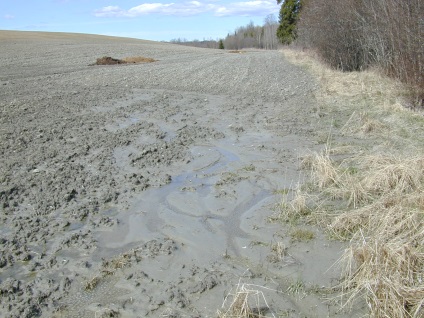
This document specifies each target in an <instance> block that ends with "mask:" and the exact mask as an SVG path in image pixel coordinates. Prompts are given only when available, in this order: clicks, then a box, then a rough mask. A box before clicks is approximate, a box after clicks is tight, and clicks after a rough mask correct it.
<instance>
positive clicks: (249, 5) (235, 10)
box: [215, 0, 279, 16]
mask: <svg viewBox="0 0 424 318" xmlns="http://www.w3.org/2000/svg"><path fill="white" fill-rule="evenodd" d="M278 9H279V6H278V5H277V2H276V1H261V0H258V1H246V2H233V3H230V4H228V5H223V6H219V7H218V8H217V10H215V15H217V16H230V15H242V16H253V15H256V16H258V15H259V16H265V15H267V14H269V13H275V12H277V11H278Z"/></svg>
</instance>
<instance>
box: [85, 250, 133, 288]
mask: <svg viewBox="0 0 424 318" xmlns="http://www.w3.org/2000/svg"><path fill="white" fill-rule="evenodd" d="M136 252H137V250H130V251H129V252H126V253H122V254H120V255H118V256H117V257H115V258H112V259H110V260H106V259H103V262H102V265H101V268H100V271H99V274H97V275H95V276H94V277H92V278H91V279H89V280H87V281H86V282H84V284H83V287H84V289H85V290H87V291H91V290H93V289H95V288H96V287H97V286H98V285H99V284H100V283H101V281H102V279H104V278H105V277H108V276H110V275H114V274H115V273H116V271H117V270H119V269H122V268H125V267H129V266H130V265H131V257H132V256H133V255H135V254H136Z"/></svg>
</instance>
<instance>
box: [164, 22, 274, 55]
mask: <svg viewBox="0 0 424 318" xmlns="http://www.w3.org/2000/svg"><path fill="white" fill-rule="evenodd" d="M278 25H279V24H278V21H277V19H276V17H275V16H274V15H273V14H270V15H268V16H267V17H266V18H265V19H264V25H262V26H256V25H254V23H253V22H252V21H251V22H249V23H248V24H247V25H246V26H241V27H238V28H237V29H236V30H235V31H234V32H233V33H231V34H230V33H229V34H227V36H226V37H225V38H224V39H218V40H212V39H209V40H203V41H199V40H193V41H188V40H186V39H180V38H179V39H173V40H171V41H170V42H171V43H174V44H182V45H188V46H195V47H203V48H210V49H227V50H241V49H244V48H256V49H265V50H276V49H277V48H278V46H279V41H278V38H277V29H278Z"/></svg>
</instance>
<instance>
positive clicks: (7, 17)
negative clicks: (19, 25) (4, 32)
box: [3, 14, 15, 20]
mask: <svg viewBox="0 0 424 318" xmlns="http://www.w3.org/2000/svg"><path fill="white" fill-rule="evenodd" d="M3 18H5V19H6V20H12V19H14V18H15V16H14V15H11V14H5V15H4V16H3Z"/></svg>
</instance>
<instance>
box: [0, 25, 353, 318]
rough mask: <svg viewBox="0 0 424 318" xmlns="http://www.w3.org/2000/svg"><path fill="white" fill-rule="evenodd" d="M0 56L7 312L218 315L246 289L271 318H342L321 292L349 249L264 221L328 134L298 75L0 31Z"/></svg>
mask: <svg viewBox="0 0 424 318" xmlns="http://www.w3.org/2000/svg"><path fill="white" fill-rule="evenodd" d="M103 56H111V57H114V58H118V59H121V58H125V57H131V56H144V57H149V58H153V59H155V60H156V62H153V63H146V64H131V65H130V64H125V65H102V66H98V65H91V64H93V63H94V62H95V61H96V59H97V58H99V57H103ZM0 63H1V65H2V67H1V72H0V112H1V118H0V137H1V139H0V151H1V156H0V169H1V172H0V181H1V185H0V187H1V188H0V209H1V210H0V242H1V245H0V306H1V307H0V316H1V317H37V316H41V317H52V316H53V317H217V310H221V311H225V308H224V309H221V306H222V305H223V304H224V300H225V299H226V298H227V302H226V303H225V304H224V305H228V302H230V301H231V295H232V294H233V293H235V292H236V288H237V285H238V284H239V287H240V286H241V285H243V284H244V287H245V288H248V289H250V290H256V291H258V292H260V293H259V294H258V295H261V296H260V297H259V298H260V299H262V295H263V297H264V298H265V299H266V302H267V304H265V303H261V304H258V305H257V307H269V308H267V309H266V310H265V309H264V308H263V311H265V312H266V315H267V316H269V317H327V316H330V317H348V316H350V314H347V313H345V312H340V310H339V307H338V305H337V304H335V303H334V302H333V301H331V300H328V299H327V298H329V297H330V298H331V295H329V294H328V290H329V288H330V287H332V286H335V285H336V284H337V282H338V278H339V270H338V268H337V267H331V265H333V264H334V262H335V261H336V260H337V259H338V258H339V257H340V254H341V251H342V249H343V246H342V245H341V244H340V243H337V242H333V241H328V240H327V239H326V238H325V235H324V234H322V233H320V232H319V231H318V230H317V229H316V228H310V230H311V231H313V232H314V235H315V238H314V239H313V240H311V241H309V242H297V241H295V240H293V239H292V238H291V236H290V235H289V231H290V228H289V226H282V225H281V224H276V223H272V222H270V221H269V220H270V218H272V216H273V214H274V213H275V211H276V205H277V203H278V202H279V200H280V199H281V194H282V193H284V194H286V193H289V194H290V191H291V190H292V189H294V188H295V187H296V185H297V184H298V182H302V181H303V180H304V175H303V174H304V172H302V171H301V170H299V156H301V155H302V154H305V153H306V152H308V151H309V150H313V149H318V148H320V147H322V146H323V145H322V131H323V129H326V128H328V127H321V126H320V121H319V118H320V117H319V116H318V115H317V105H315V103H316V102H315V99H314V97H313V95H314V91H315V90H316V88H317V83H316V82H315V81H314V79H313V78H312V77H311V75H309V74H308V73H307V72H306V71H305V70H304V69H301V68H299V67H297V66H294V65H291V64H290V63H288V62H287V61H286V60H284V58H283V56H282V54H281V53H280V52H276V51H273V52H266V51H248V52H247V53H244V54H234V53H229V52H226V51H223V50H207V49H196V48H189V47H184V46H176V45H171V44H165V43H155V42H149V41H141V40H133V39H123V38H112V37H101V36H91V35H74V34H54V33H53V34H43V33H24V32H6V31H0ZM252 306H255V305H252ZM355 314H356V315H358V316H359V315H360V313H359V312H357V311H356V312H355ZM352 316H353V314H352Z"/></svg>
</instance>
